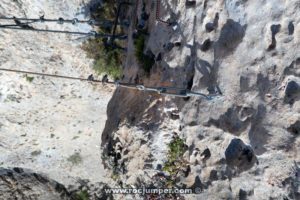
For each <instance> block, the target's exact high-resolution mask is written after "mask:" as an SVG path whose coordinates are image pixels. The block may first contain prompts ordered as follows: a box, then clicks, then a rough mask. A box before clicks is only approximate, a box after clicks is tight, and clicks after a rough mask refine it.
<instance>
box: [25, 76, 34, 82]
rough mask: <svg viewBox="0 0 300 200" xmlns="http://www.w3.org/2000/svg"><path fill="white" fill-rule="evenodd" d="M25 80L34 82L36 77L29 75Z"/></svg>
mask: <svg viewBox="0 0 300 200" xmlns="http://www.w3.org/2000/svg"><path fill="white" fill-rule="evenodd" d="M25 78H26V81H28V82H30V83H31V82H32V81H33V79H34V77H31V76H28V75H26V76H25Z"/></svg>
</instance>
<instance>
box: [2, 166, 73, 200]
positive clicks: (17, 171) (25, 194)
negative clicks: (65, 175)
mask: <svg viewBox="0 0 300 200" xmlns="http://www.w3.org/2000/svg"><path fill="white" fill-rule="evenodd" d="M0 199H1V200H15V199H20V200H21V199H22V200H58V199H59V200H69V199H71V195H70V193H69V192H68V191H67V189H66V188H65V187H64V186H63V185H61V184H60V183H57V182H56V181H54V180H51V179H49V178H48V177H46V176H44V175H40V174H37V173H34V172H32V171H29V170H24V169H21V168H13V169H5V168H0Z"/></svg>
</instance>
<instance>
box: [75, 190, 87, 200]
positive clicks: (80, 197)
mask: <svg viewBox="0 0 300 200" xmlns="http://www.w3.org/2000/svg"><path fill="white" fill-rule="evenodd" d="M75 200H89V194H88V192H87V191H86V190H84V191H80V192H78V193H76V195H75Z"/></svg>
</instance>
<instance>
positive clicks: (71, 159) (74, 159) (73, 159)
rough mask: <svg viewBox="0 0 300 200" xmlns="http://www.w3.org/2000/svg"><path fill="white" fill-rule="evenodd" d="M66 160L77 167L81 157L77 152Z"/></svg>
mask: <svg viewBox="0 0 300 200" xmlns="http://www.w3.org/2000/svg"><path fill="white" fill-rule="evenodd" d="M67 160H68V161H69V162H71V163H72V164H73V165H77V164H79V163H81V162H82V157H81V155H80V154H79V153H78V152H76V153H74V154H73V155H71V156H70V157H69V158H68V159H67Z"/></svg>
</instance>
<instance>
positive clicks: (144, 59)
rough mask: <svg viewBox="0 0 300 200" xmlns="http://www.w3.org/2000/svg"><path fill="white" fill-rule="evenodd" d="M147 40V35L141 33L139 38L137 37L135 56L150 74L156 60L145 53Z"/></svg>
mask: <svg viewBox="0 0 300 200" xmlns="http://www.w3.org/2000/svg"><path fill="white" fill-rule="evenodd" d="M145 41H146V38H145V35H144V34H139V36H138V38H136V40H135V41H134V46H135V56H136V58H137V60H138V63H139V64H140V65H141V66H142V68H143V69H144V71H145V72H147V73H148V74H149V73H150V71H151V68H152V66H153V65H154V63H155V61H154V58H152V57H150V56H148V55H145V54H144V49H145Z"/></svg>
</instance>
